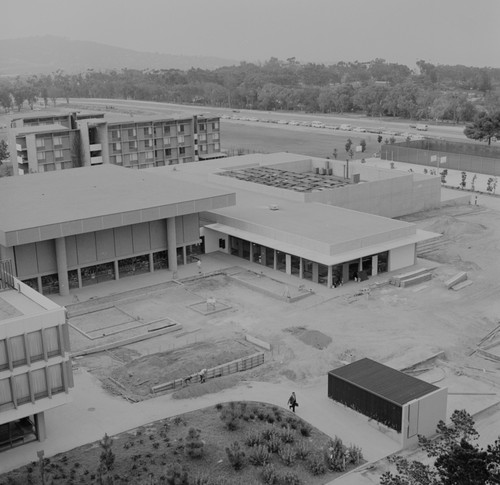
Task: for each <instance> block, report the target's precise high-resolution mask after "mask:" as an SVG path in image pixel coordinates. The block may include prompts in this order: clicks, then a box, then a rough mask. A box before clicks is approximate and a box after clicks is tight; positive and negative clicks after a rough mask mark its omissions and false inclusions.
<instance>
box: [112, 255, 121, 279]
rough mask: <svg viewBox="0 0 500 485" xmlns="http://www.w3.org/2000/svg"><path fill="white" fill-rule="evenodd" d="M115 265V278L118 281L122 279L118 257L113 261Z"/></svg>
mask: <svg viewBox="0 0 500 485" xmlns="http://www.w3.org/2000/svg"><path fill="white" fill-rule="evenodd" d="M113 265H114V267H115V280H117V281H118V280H119V279H120V271H119V267H118V260H117V259H115V260H114V261H113Z"/></svg>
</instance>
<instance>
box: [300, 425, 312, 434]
mask: <svg viewBox="0 0 500 485" xmlns="http://www.w3.org/2000/svg"><path fill="white" fill-rule="evenodd" d="M299 429H300V434H301V435H302V436H305V437H306V438H307V437H309V436H311V432H312V427H311V426H309V425H308V424H307V423H305V422H302V423H300V427H299Z"/></svg>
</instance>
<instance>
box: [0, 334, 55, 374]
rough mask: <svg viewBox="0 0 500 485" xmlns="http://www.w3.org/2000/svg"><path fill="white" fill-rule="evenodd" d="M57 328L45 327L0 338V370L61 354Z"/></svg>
mask: <svg viewBox="0 0 500 485" xmlns="http://www.w3.org/2000/svg"><path fill="white" fill-rule="evenodd" d="M62 353H63V346H62V345H61V340H60V335H59V328H58V327H49V328H45V329H44V331H43V333H42V331H41V330H37V331H35V332H29V333H27V334H26V335H24V334H23V335H16V336H15V337H10V338H8V339H4V340H0V370H5V369H9V368H14V367H19V366H22V365H29V364H31V363H32V362H37V361H39V360H44V359H46V358H50V357H54V356H56V355H62Z"/></svg>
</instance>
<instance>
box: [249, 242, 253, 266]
mask: <svg viewBox="0 0 500 485" xmlns="http://www.w3.org/2000/svg"><path fill="white" fill-rule="evenodd" d="M249 259H250V262H251V263H253V242H250V258H249Z"/></svg>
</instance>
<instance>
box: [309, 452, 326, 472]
mask: <svg viewBox="0 0 500 485" xmlns="http://www.w3.org/2000/svg"><path fill="white" fill-rule="evenodd" d="M307 468H308V469H309V471H310V472H311V473H312V474H313V475H315V476H317V475H323V474H325V473H326V466H325V459H324V458H323V455H322V454H321V453H312V454H310V455H309V457H308V459H307Z"/></svg>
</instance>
